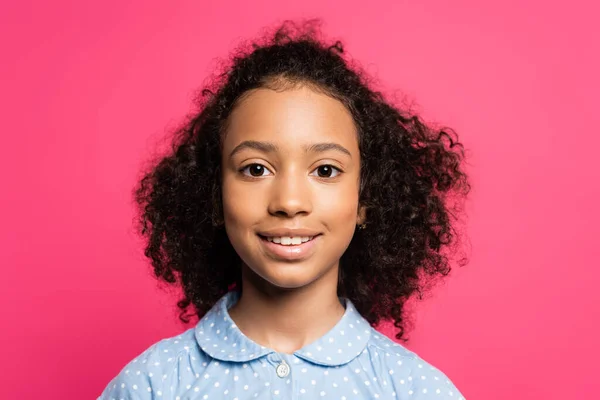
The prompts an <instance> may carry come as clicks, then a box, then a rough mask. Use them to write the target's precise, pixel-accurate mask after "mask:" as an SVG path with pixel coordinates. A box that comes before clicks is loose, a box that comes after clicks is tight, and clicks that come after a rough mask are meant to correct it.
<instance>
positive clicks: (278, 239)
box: [258, 234, 318, 246]
mask: <svg viewBox="0 0 600 400" xmlns="http://www.w3.org/2000/svg"><path fill="white" fill-rule="evenodd" d="M258 236H260V238H261V239H263V240H266V241H269V242H272V243H275V244H280V245H282V246H298V245H300V244H302V243H306V242H310V241H311V240H313V239H314V238H315V237H316V236H318V235H316V236H262V235H260V234H259V235H258Z"/></svg>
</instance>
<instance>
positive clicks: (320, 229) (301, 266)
mask: <svg viewBox="0 0 600 400" xmlns="http://www.w3.org/2000/svg"><path fill="white" fill-rule="evenodd" d="M311 146H312V147H311ZM222 160H223V161H222V171H223V172H222V173H223V175H222V176H223V181H222V182H223V211H224V217H225V228H226V231H227V235H228V237H229V240H230V241H231V244H232V245H233V247H234V248H235V250H236V251H237V253H238V254H239V256H240V257H241V259H242V260H243V262H244V263H245V264H246V265H247V266H248V267H249V268H250V269H251V270H252V271H254V272H255V273H256V274H257V275H258V276H260V277H262V278H263V279H264V280H266V281H267V282H270V283H271V284H272V285H274V286H276V287H280V288H288V289H291V288H300V287H303V286H306V285H309V284H311V283H313V282H315V281H317V280H319V278H321V277H323V276H325V275H326V274H327V276H332V274H335V276H336V277H337V268H338V263H339V259H340V257H341V256H342V254H343V253H344V251H345V250H346V248H347V247H348V245H349V244H350V240H351V239H352V236H353V234H354V230H355V228H356V224H357V223H359V222H361V221H360V219H359V217H358V191H359V176H360V153H359V149H358V140H357V132H356V128H355V126H354V123H353V119H352V116H351V114H350V113H349V112H348V111H347V109H346V108H345V107H344V106H343V104H342V103H341V102H339V101H338V100H335V99H333V98H331V97H329V96H326V95H324V94H320V93H318V92H315V91H312V90H311V89H308V88H299V89H293V90H286V91H283V92H276V91H273V90H270V89H257V90H254V91H252V92H251V93H250V94H247V97H246V98H245V99H244V100H243V101H242V102H241V103H240V104H239V105H238V106H237V107H236V108H235V110H234V111H233V113H232V114H231V116H230V119H229V126H228V129H227V132H226V133H225V137H224V140H223V154H222ZM313 236H314V237H313ZM267 237H269V239H267ZM281 237H294V238H293V239H292V245H289V241H290V240H289V239H287V238H283V239H281ZM307 237H309V238H310V237H313V238H312V240H309V241H308V242H306V240H307ZM277 241H280V242H283V243H275V242H277ZM298 242H303V243H302V244H298ZM336 282H337V281H336Z"/></svg>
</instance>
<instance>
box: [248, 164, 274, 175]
mask: <svg viewBox="0 0 600 400" xmlns="http://www.w3.org/2000/svg"><path fill="white" fill-rule="evenodd" d="M241 172H242V173H243V174H244V175H249V176H253V177H259V176H266V175H269V174H270V173H271V171H269V170H268V169H267V167H265V166H264V165H261V164H249V165H246V166H245V167H244V168H242V169H241ZM265 173H267V174H265Z"/></svg>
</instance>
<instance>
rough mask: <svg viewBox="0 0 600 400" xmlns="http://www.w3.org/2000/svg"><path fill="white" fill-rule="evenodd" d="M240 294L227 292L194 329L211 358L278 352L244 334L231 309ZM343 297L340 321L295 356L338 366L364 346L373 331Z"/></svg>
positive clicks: (237, 358)
mask: <svg viewBox="0 0 600 400" xmlns="http://www.w3.org/2000/svg"><path fill="white" fill-rule="evenodd" d="M239 296H240V294H239V292H237V291H232V292H228V293H227V294H225V295H224V296H223V297H221V299H219V300H218V301H217V303H215V305H214V306H213V307H212V308H211V309H210V310H209V311H208V313H206V315H205V316H204V317H203V318H202V319H201V320H200V321H199V322H198V324H197V325H196V327H195V329H194V334H195V337H196V340H197V342H198V344H199V345H200V347H201V348H202V350H203V351H204V352H205V353H207V354H208V355H209V356H211V357H212V358H216V359H218V360H222V361H235V362H247V361H251V360H254V359H257V358H260V357H263V356H265V355H268V354H270V353H275V350H273V349H270V348H268V347H265V346H261V345H259V344H258V343H256V342H254V341H253V340H252V339H250V338H248V337H247V336H246V335H244V333H242V331H240V329H239V328H238V327H237V326H236V324H235V322H234V321H233V320H232V319H231V317H230V316H229V312H228V310H229V308H231V307H232V306H233V305H234V304H235V303H236V302H237V301H238V300H239ZM340 300H341V301H342V303H343V304H345V307H346V311H345V312H344V315H343V316H342V318H341V319H340V320H339V321H338V323H337V324H336V325H335V326H334V327H333V328H332V329H331V330H329V332H327V333H326V334H325V335H323V336H321V337H320V338H319V339H317V340H316V341H314V342H312V343H310V344H308V345H306V346H304V347H303V348H301V349H300V350H298V351H296V352H294V355H295V356H297V357H299V358H302V359H305V360H307V361H311V362H313V363H316V364H321V365H327V366H339V365H343V364H346V363H348V362H350V361H352V360H353V359H354V358H355V357H357V356H358V355H359V354H360V353H361V352H362V351H363V350H364V349H365V347H366V346H367V343H368V341H369V339H370V337H371V331H372V328H371V326H370V324H369V322H368V321H367V320H366V319H365V318H364V317H363V316H362V315H360V313H359V312H358V311H357V310H356V308H355V307H354V305H353V304H352V302H351V301H350V300H348V299H346V298H340Z"/></svg>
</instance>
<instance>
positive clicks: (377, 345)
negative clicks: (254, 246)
mask: <svg viewBox="0 0 600 400" xmlns="http://www.w3.org/2000/svg"><path fill="white" fill-rule="evenodd" d="M238 299H239V294H238V293H237V292H230V293H228V294H226V295H225V296H223V298H221V299H220V300H219V301H218V302H217V303H216V304H215V305H214V307H213V308H212V309H211V310H210V311H209V312H208V313H207V314H206V315H205V316H204V318H202V319H201V320H200V321H199V322H198V324H197V325H196V327H194V328H192V329H188V330H187V331H185V332H183V333H182V334H181V335H178V336H175V337H171V338H167V339H163V340H161V341H160V342H158V343H155V344H154V345H152V346H151V347H150V348H148V349H147V350H146V351H144V352H143V353H142V354H140V355H139V356H138V357H136V358H135V359H134V360H132V361H131V362H129V363H128V364H127V365H126V366H125V367H124V368H123V369H122V370H121V371H120V373H119V374H118V375H117V376H116V377H115V378H114V379H113V380H111V382H110V383H109V384H108V385H107V387H106V388H105V389H104V391H103V392H102V394H101V395H100V397H98V400H120V399H135V400H149V399H165V400H167V399H169V400H199V399H202V400H204V399H232V400H235V399H237V400H247V399H290V398H298V399H303V398H304V399H339V400H344V399H345V400H352V399H417V400H426V399H440V400H441V399H444V400H447V399H452V400H464V396H463V395H462V394H461V393H460V392H459V391H458V389H457V388H456V387H455V385H454V384H453V383H452V382H451V381H450V380H449V379H448V377H447V376H446V375H445V374H444V373H443V372H441V371H440V370H439V369H437V368H435V367H433V366H432V365H430V364H428V363H427V362H426V361H424V360H423V359H422V358H420V357H419V356H418V355H417V354H415V353H414V352H412V351H410V350H408V349H407V348H405V347H404V346H402V345H400V344H398V343H395V342H393V341H392V340H390V339H389V338H387V337H385V336H383V335H381V334H380V333H379V332H377V331H376V330H375V329H373V328H372V327H371V326H370V325H369V323H368V322H367V321H366V320H365V319H364V318H363V317H362V316H361V315H360V314H359V313H358V311H357V310H356V308H355V307H354V305H353V304H352V302H351V301H349V300H348V299H341V300H342V301H343V302H344V304H345V306H346V312H345V313H344V316H343V317H342V319H341V320H340V321H339V322H338V323H337V324H336V325H335V327H334V328H333V329H331V330H330V331H329V332H328V333H326V334H325V335H324V336H323V337H321V338H320V339H319V340H317V341H315V342H313V343H311V344H309V345H307V346H305V347H304V348H302V349H300V350H298V351H296V352H295V353H294V354H285V353H278V352H276V351H274V350H272V349H269V348H266V347H263V346H260V345H259V344H258V343H255V342H253V341H252V340H251V339H250V338H248V337H247V336H245V335H244V334H243V333H242V332H241V331H240V330H239V329H238V328H237V326H236V325H235V323H234V322H233V320H232V319H231V318H230V316H229V313H228V312H227V310H228V309H229V308H230V307H231V306H232V305H233V304H235V303H236V302H237V300H238ZM282 365H285V367H282ZM278 368H279V373H278ZM285 368H287V369H286V371H285V372H287V373H286V374H283V373H282V370H283V369H285Z"/></svg>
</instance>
